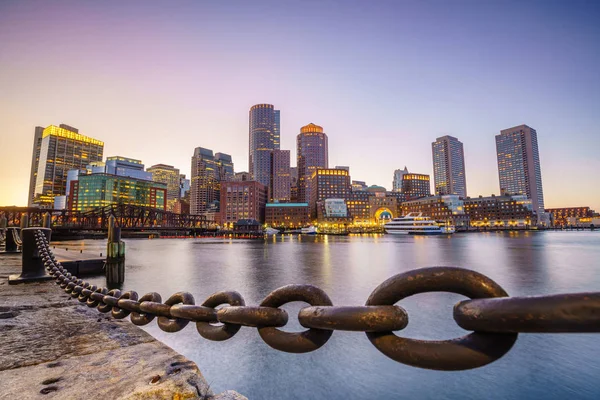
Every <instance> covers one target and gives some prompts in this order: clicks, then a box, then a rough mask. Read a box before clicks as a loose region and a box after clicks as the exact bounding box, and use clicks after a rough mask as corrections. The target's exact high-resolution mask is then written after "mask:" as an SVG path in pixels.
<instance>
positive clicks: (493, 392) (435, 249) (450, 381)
mask: <svg viewBox="0 0 600 400" xmlns="http://www.w3.org/2000/svg"><path fill="white" fill-rule="evenodd" d="M103 243H104V242H101V241H92V240H86V241H80V242H72V243H70V244H69V247H72V248H73V249H74V250H76V249H78V248H80V247H81V248H86V250H89V249H95V248H97V249H98V250H99V251H102V250H101V248H102V246H103ZM127 248H128V253H127V261H126V272H125V284H124V285H123V288H124V289H127V290H128V289H133V290H136V291H137V292H138V293H139V295H140V296H141V295H143V294H144V293H147V292H151V291H156V292H159V293H160V294H161V295H162V298H163V301H164V300H166V299H167V298H168V297H169V296H170V295H171V294H173V293H175V292H178V291H188V292H191V293H192V294H193V295H194V298H195V299H196V303H197V304H200V303H202V302H203V301H204V299H206V298H207V297H208V296H209V295H211V294H212V293H214V292H217V291H223V290H235V291H238V292H239V293H240V294H241V295H242V296H243V297H244V299H245V301H246V304H247V305H258V304H259V303H260V302H261V300H262V299H263V298H264V297H265V296H266V295H267V294H268V293H269V292H271V291H272V290H274V289H276V288H278V287H280V286H283V285H286V284H290V283H309V284H313V285H316V286H318V287H320V288H322V289H323V290H324V291H325V292H327V294H328V295H329V297H330V298H331V300H332V301H333V304H334V305H363V304H364V303H365V301H366V300H367V298H368V296H369V294H370V293H371V292H372V291H373V289H375V287H377V285H379V284H380V283H381V282H383V281H384V280H385V279H387V278H389V277H391V276H393V275H395V274H398V273H401V272H404V271H408V270H412V269H415V268H421V267H427V266H442V265H452V266H460V267H464V268H469V269H472V270H475V271H478V272H481V273H483V274H485V275H487V276H488V277H490V278H491V279H493V280H495V281H496V282H497V283H499V284H500V285H501V286H502V287H504V289H505V290H506V291H507V292H508V293H509V294H510V295H511V296H527V295H543V294H551V293H561V292H563V293H566V292H583V291H600V232H589V231H588V232H558V231H548V232H488V233H466V234H464V233H462V234H461V233H458V234H454V235H451V236H437V237H415V236H406V237H404V236H401V237H398V236H391V235H375V236H374V235H370V236H368V235H365V236H321V235H318V236H290V235H288V236H277V237H270V238H268V239H266V240H239V239H238V240H230V239H160V240H128V241H127ZM89 281H92V282H93V283H95V284H101V285H104V284H105V282H104V278H102V277H96V278H92V279H89ZM462 299H464V297H462V296H460V295H456V294H450V293H426V294H419V295H416V296H412V297H410V298H407V299H405V300H402V301H401V302H400V303H399V304H400V305H401V306H402V307H404V308H405V309H406V310H407V312H408V314H409V325H408V327H407V328H406V329H405V330H403V331H401V332H398V335H402V336H407V337H412V338H420V339H428V340H433V339H448V338H452V337H457V336H462V335H464V334H465V333H466V332H465V331H464V330H462V329H461V328H459V327H458V326H457V325H456V324H455V322H454V320H453V319H452V307H453V305H454V304H455V303H456V302H457V301H460V300H462ZM303 306H305V304H304V303H290V304H287V305H285V306H284V307H283V308H285V309H286V310H287V311H288V313H289V315H290V322H289V323H288V325H287V326H286V327H285V328H283V329H284V330H286V331H299V330H303V329H304V328H302V327H301V326H300V325H299V323H298V321H297V317H296V315H297V314H296V313H297V311H298V310H299V309H300V308H302V307H303ZM144 329H145V330H147V331H148V332H149V333H150V334H152V335H153V336H155V337H157V338H158V339H159V340H161V341H163V342H164V343H166V344H167V345H169V346H171V347H172V348H174V349H175V350H176V351H178V352H180V353H182V354H183V355H185V356H186V357H188V358H190V359H192V360H193V361H195V362H196V363H197V365H198V367H199V368H200V370H201V371H202V373H203V374H204V376H205V377H206V379H207V381H208V382H209V383H210V385H211V387H212V388H213V390H214V391H215V392H220V391H223V390H227V389H233V390H237V391H238V392H240V393H242V394H244V395H246V396H248V397H249V398H250V399H289V400H291V399H313V398H315V399H319V398H324V399H325V398H326V399H398V398H402V399H566V398H569V399H598V398H600V336H599V335H598V334H547V335H539V334H521V335H520V336H519V338H518V340H517V342H516V344H515V346H514V347H513V349H512V350H511V351H510V352H509V353H508V354H506V355H505V356H504V357H503V358H501V359H500V360H498V361H496V362H495V363H493V364H490V365H488V366H485V367H483V368H479V369H475V370H469V371H462V372H440V371H429V370H424V369H418V368H414V367H410V366H406V365H403V364H399V363H397V362H395V361H392V360H391V359H389V358H387V357H386V356H384V355H383V354H381V353H380V352H379V351H378V350H377V349H375V347H373V346H372V345H371V344H370V342H369V341H368V340H367V337H366V335H365V334H364V333H358V332H334V334H333V335H332V337H331V339H330V340H329V341H328V342H327V343H326V344H325V345H324V346H323V347H322V348H321V349H319V350H317V351H315V352H312V353H308V354H287V353H282V352H279V351H276V350H274V349H272V348H270V347H269V346H267V345H266V344H265V343H264V342H262V340H261V339H260V336H259V335H258V332H257V330H256V329H254V328H245V327H243V328H242V329H241V330H240V331H239V332H238V334H237V335H236V336H234V337H233V338H231V339H229V340H227V341H224V342H212V341H208V340H206V339H203V338H202V337H201V336H200V335H199V334H198V333H197V332H196V329H195V326H194V324H192V323H190V324H189V325H188V326H187V327H186V328H185V329H184V330H182V331H181V332H178V333H165V332H162V331H161V330H160V329H159V328H158V327H157V325H156V323H155V322H153V323H151V324H149V325H147V326H146V327H144Z"/></svg>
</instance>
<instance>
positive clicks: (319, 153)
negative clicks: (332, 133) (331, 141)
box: [296, 123, 329, 203]
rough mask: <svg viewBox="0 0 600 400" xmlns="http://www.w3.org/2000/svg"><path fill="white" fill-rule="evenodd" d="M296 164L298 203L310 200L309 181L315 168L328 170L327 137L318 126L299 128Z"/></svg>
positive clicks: (310, 125) (309, 125) (311, 125)
mask: <svg viewBox="0 0 600 400" xmlns="http://www.w3.org/2000/svg"><path fill="white" fill-rule="evenodd" d="M296 151H297V153H296V162H297V168H298V201H299V202H301V203H308V202H309V201H310V199H311V194H310V190H311V189H310V180H311V177H312V175H313V173H314V172H315V171H316V170H317V168H329V150H328V143H327V135H326V134H325V133H324V132H323V128H322V127H320V126H319V125H315V124H313V123H310V124H308V125H306V126H303V127H302V128H300V133H299V134H298V136H297V137H296Z"/></svg>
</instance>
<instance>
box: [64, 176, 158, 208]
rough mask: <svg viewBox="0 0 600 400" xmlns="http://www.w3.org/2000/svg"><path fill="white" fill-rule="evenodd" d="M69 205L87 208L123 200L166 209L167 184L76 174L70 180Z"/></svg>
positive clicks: (138, 204) (136, 204)
mask: <svg viewBox="0 0 600 400" xmlns="http://www.w3.org/2000/svg"><path fill="white" fill-rule="evenodd" d="M68 204H69V209H71V210H76V211H88V210H93V209H95V208H99V207H105V206H109V205H116V204H125V205H133V206H140V207H149V208H158V209H161V210H166V205H167V185H165V184H163V183H158V182H153V181H148V180H144V179H137V178H132V177H130V176H124V175H112V174H106V173H96V174H89V175H83V174H81V175H79V176H78V179H77V180H73V181H71V182H70V191H69V200H68Z"/></svg>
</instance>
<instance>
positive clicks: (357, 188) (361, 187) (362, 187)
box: [351, 181, 367, 192]
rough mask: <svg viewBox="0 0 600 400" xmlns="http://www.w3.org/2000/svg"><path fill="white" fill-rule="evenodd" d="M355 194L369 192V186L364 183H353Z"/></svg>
mask: <svg viewBox="0 0 600 400" xmlns="http://www.w3.org/2000/svg"><path fill="white" fill-rule="evenodd" d="M351 185H352V191H353V192H364V191H366V190H367V184H366V183H365V182H363V181H352V184H351Z"/></svg>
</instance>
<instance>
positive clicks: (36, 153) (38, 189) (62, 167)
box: [28, 124, 104, 208]
mask: <svg viewBox="0 0 600 400" xmlns="http://www.w3.org/2000/svg"><path fill="white" fill-rule="evenodd" d="M103 151H104V143H103V142H102V141H100V140H97V139H93V138H91V137H88V136H84V135H82V134H80V133H79V131H78V130H77V129H75V128H73V127H70V126H68V125H64V124H61V125H60V126H55V125H50V126H48V127H46V128H44V129H43V130H41V129H40V128H39V127H37V128H36V130H35V135H34V145H33V154H32V169H31V171H32V173H31V176H30V179H31V180H33V181H35V184H34V185H33V190H32V189H31V188H32V182H30V198H29V200H28V203H29V204H30V205H35V204H37V205H39V206H40V207H43V208H52V207H53V205H54V197H55V196H63V195H66V191H67V173H68V171H69V170H71V169H83V168H84V167H85V166H86V165H87V164H89V163H90V162H93V161H102V155H103ZM34 170H35V171H36V172H33V171H34Z"/></svg>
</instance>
